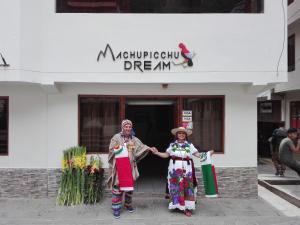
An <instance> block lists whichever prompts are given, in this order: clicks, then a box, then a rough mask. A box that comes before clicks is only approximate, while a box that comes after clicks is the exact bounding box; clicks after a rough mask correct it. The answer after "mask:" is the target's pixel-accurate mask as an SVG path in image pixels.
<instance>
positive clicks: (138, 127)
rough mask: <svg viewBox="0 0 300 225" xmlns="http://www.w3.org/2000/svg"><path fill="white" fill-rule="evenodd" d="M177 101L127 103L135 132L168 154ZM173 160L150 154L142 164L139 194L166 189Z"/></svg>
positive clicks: (147, 143)
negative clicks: (170, 164)
mask: <svg viewBox="0 0 300 225" xmlns="http://www.w3.org/2000/svg"><path fill="white" fill-rule="evenodd" d="M175 105H176V102H175V101H173V100H154V101H152V100H148V99H146V100H145V99H143V100H127V101H126V107H125V116H126V118H128V119H130V120H131V121H132V122H133V129H134V132H135V134H136V137H138V138H139V139H140V140H141V141H142V142H143V143H144V144H146V145H148V146H150V147H152V146H154V147H156V148H157V149H158V150H159V151H160V152H164V151H165V150H166V149H167V147H168V146H169V144H170V142H171V141H172V140H173V135H172V134H171V133H170V130H171V129H172V128H174V127H175V113H176V107H175ZM168 164H169V159H162V158H160V157H157V156H155V155H153V154H151V153H149V154H148V155H147V156H146V157H145V158H144V159H143V160H141V161H140V162H139V163H138V168H139V172H140V178H139V180H138V182H137V188H136V189H137V191H139V192H160V193H163V192H164V190H165V184H166V176H167V168H168Z"/></svg>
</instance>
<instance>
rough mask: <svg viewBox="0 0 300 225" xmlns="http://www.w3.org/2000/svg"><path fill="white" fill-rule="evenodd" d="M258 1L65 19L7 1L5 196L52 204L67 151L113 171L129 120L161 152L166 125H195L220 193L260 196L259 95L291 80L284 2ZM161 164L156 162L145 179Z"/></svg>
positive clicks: (45, 7)
mask: <svg viewBox="0 0 300 225" xmlns="http://www.w3.org/2000/svg"><path fill="white" fill-rule="evenodd" d="M70 2H72V1H70ZM100 2H101V1H100ZM241 2H243V1H241ZM250 2H251V1H250ZM262 2H263V10H262V12H256V13H176V14H174V13H128V12H127V13H80V12H79V13H78V12H77V13H64V12H57V11H58V10H57V8H56V1H54V0H49V1H38V0H26V1H21V0H1V1H0V4H1V7H0V18H1V21H9V23H8V22H7V25H4V26H5V28H4V29H2V30H1V31H0V32H1V35H0V52H1V53H2V55H3V57H4V59H5V61H6V63H7V64H9V66H6V65H5V63H4V61H3V63H2V64H1V67H0V106H1V108H0V115H1V116H0V118H1V120H0V124H1V126H0V129H1V133H0V134H1V136H0V138H1V139H0V141H1V145H0V146H1V148H0V151H1V152H0V153H1V155H0V197H46V196H55V195H56V191H57V184H58V179H59V168H60V166H61V163H60V162H61V158H62V151H63V150H65V149H66V148H68V147H71V146H75V145H85V146H87V149H88V152H89V154H99V155H100V156H101V158H102V161H103V164H104V165H103V166H104V167H105V168H107V167H108V165H107V152H108V149H107V146H108V144H109V140H110V139H109V138H110V137H111V136H112V135H113V134H114V133H116V132H119V131H120V121H121V120H122V119H124V118H129V119H131V120H133V122H134V124H135V125H136V128H135V131H136V135H137V137H139V138H140V139H141V140H142V141H143V142H144V143H146V144H148V145H150V146H158V147H159V148H160V150H161V151H163V150H164V148H165V147H166V146H167V145H168V143H169V142H170V141H171V140H172V136H171V135H170V133H169V132H170V129H171V128H173V127H177V126H181V125H186V126H189V127H190V128H192V129H193V136H192V137H191V139H190V141H191V142H193V143H194V144H195V146H196V147H197V148H198V150H200V151H201V150H208V149H211V148H213V149H215V151H216V154H215V155H214V163H215V166H216V171H217V176H218V179H219V192H220V195H221V196H224V197H256V196H257V172H256V165H257V127H256V124H257V107H256V106H257V101H256V96H257V94H258V93H260V92H262V91H264V90H267V89H268V88H269V87H270V85H272V84H274V83H280V82H286V81H287V73H286V70H287V56H286V48H287V45H286V44H285V45H284V44H283V42H284V39H285V38H286V36H287V34H286V29H285V21H286V8H287V7H286V6H287V2H286V1H281V0H265V1H262ZM8 24H9V25H8ZM180 43H183V44H184V45H185V46H186V48H185V49H183V48H179V44H180ZM108 46H109V47H110V48H109V47H108ZM105 49H106V50H107V51H106V52H105ZM181 52H183V53H186V55H187V56H188V58H187V59H185V58H184V57H183V56H182V55H181ZM105 53H106V54H105ZM190 56H191V57H190ZM189 57H190V58H189ZM189 60H191V61H192V64H191V63H190V61H189ZM0 63H1V59H0ZM189 113H190V114H192V116H185V115H186V114H189ZM164 163H165V162H162V161H159V159H157V158H155V157H152V156H149V159H148V161H147V160H146V163H144V164H141V166H140V170H141V171H143V170H145V171H148V172H149V173H150V172H151V170H153V165H159V164H164ZM195 165H196V167H197V169H198V171H199V170H200V168H199V167H200V163H199V162H198V161H197V160H196V161H195ZM159 168H160V167H159ZM161 168H164V167H163V166H162V167H161ZM161 168H160V169H161ZM154 172H155V173H160V174H166V171H163V172H161V171H159V170H155V169H154ZM198 176H200V174H198Z"/></svg>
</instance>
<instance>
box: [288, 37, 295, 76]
mask: <svg viewBox="0 0 300 225" xmlns="http://www.w3.org/2000/svg"><path fill="white" fill-rule="evenodd" d="M294 70H295V34H293V35H291V36H290V37H289V40H288V71H289V72H291V71H294Z"/></svg>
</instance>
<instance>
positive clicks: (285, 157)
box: [279, 128, 300, 177]
mask: <svg viewBox="0 0 300 225" xmlns="http://www.w3.org/2000/svg"><path fill="white" fill-rule="evenodd" d="M298 152H300V140H299V139H298V131H297V129H296V128H290V129H288V131H287V137H286V138H284V139H283V140H282V141H281V143H280V146H279V158H280V161H281V162H282V163H284V164H285V165H286V166H288V167H290V168H291V169H292V170H294V171H296V172H297V174H298V176H299V177H300V163H299V162H297V161H296V160H295V158H294V156H293V154H294V153H298Z"/></svg>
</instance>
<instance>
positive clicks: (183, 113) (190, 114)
mask: <svg viewBox="0 0 300 225" xmlns="http://www.w3.org/2000/svg"><path fill="white" fill-rule="evenodd" d="M182 116H192V110H183V111H182Z"/></svg>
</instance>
